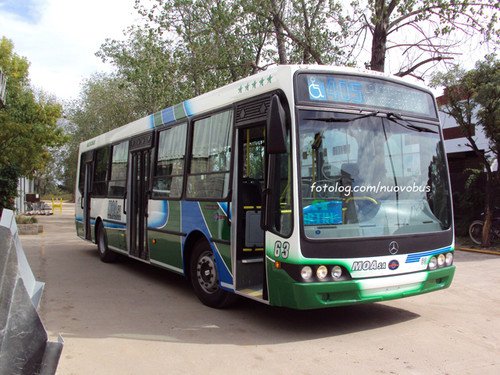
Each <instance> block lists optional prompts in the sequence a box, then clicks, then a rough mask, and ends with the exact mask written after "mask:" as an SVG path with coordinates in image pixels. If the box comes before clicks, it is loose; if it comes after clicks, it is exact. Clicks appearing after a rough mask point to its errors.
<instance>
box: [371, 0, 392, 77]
mask: <svg viewBox="0 0 500 375" xmlns="http://www.w3.org/2000/svg"><path fill="white" fill-rule="evenodd" d="M374 12H375V14H374V17H373V23H374V29H373V39H372V56H371V61H370V69H371V70H376V71H379V72H383V71H384V69H385V54H386V52H387V28H388V26H389V14H388V12H387V8H386V5H385V0H375V9H374Z"/></svg>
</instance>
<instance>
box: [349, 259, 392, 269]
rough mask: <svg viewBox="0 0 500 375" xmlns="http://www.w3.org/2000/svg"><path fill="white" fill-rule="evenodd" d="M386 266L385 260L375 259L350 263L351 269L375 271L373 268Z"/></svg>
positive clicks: (384, 267)
mask: <svg viewBox="0 0 500 375" xmlns="http://www.w3.org/2000/svg"><path fill="white" fill-rule="evenodd" d="M386 268H387V263H386V262H377V261H376V260H372V261H369V260H365V261H362V260H361V261H358V262H354V263H353V264H352V267H351V270H352V271H375V270H385V269H386Z"/></svg>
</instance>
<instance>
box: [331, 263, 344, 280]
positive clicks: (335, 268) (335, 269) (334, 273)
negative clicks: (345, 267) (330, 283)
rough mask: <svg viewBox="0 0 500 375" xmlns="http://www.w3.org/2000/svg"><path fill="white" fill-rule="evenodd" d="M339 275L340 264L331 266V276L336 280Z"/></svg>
mask: <svg viewBox="0 0 500 375" xmlns="http://www.w3.org/2000/svg"><path fill="white" fill-rule="evenodd" d="M341 276H342V267H340V266H333V268H332V277H333V278H334V279H335V280H338V279H340V277H341Z"/></svg>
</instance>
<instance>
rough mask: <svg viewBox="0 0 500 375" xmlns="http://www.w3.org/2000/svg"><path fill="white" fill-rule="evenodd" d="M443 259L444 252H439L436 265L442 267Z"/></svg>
mask: <svg viewBox="0 0 500 375" xmlns="http://www.w3.org/2000/svg"><path fill="white" fill-rule="evenodd" d="M445 259H446V257H445V256H444V254H439V255H438V267H443V266H444V261H445Z"/></svg>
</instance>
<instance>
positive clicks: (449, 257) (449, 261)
mask: <svg viewBox="0 0 500 375" xmlns="http://www.w3.org/2000/svg"><path fill="white" fill-rule="evenodd" d="M445 263H446V265H447V266H451V265H452V264H453V253H446V260H445Z"/></svg>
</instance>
